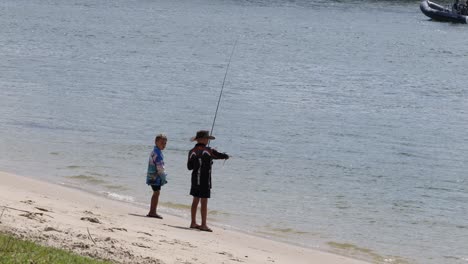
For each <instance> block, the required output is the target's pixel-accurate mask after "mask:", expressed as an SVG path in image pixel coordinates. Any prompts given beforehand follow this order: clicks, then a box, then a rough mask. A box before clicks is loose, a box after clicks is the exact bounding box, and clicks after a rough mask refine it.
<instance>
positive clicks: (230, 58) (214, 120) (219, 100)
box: [210, 38, 239, 136]
mask: <svg viewBox="0 0 468 264" xmlns="http://www.w3.org/2000/svg"><path fill="white" fill-rule="evenodd" d="M238 40H239V38H237V39H236V42H235V43H234V46H233V47H232V52H231V56H230V57H229V62H228V64H227V67H226V73H224V79H223V85H222V86H221V92H220V93H219V98H218V105H217V106H216V112H215V116H214V119H213V125H212V126H211V131H210V136H211V135H213V129H214V125H215V122H216V116H217V115H218V109H219V103H220V102H221V96H222V95H223V90H224V83H225V82H226V76H227V74H228V71H229V65H231V60H232V55H234V50H235V49H236V45H237V41H238Z"/></svg>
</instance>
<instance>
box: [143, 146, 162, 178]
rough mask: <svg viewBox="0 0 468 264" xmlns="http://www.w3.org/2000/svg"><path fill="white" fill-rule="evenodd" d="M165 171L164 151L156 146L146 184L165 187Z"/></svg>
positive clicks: (151, 157)
mask: <svg viewBox="0 0 468 264" xmlns="http://www.w3.org/2000/svg"><path fill="white" fill-rule="evenodd" d="M166 176H167V174H166V172H165V169H164V155H163V153H162V151H161V150H160V149H159V148H158V147H157V146H154V149H153V151H151V154H150V157H149V161H148V173H147V174H146V184H148V185H157V186H163V185H164V184H166V183H167V180H166Z"/></svg>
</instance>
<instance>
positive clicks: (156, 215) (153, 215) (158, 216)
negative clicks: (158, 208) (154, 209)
mask: <svg viewBox="0 0 468 264" xmlns="http://www.w3.org/2000/svg"><path fill="white" fill-rule="evenodd" d="M146 216H147V217H153V218H158V219H163V218H162V216H160V215H158V214H147V215H146Z"/></svg>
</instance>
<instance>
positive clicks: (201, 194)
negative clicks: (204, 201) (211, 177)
mask: <svg viewBox="0 0 468 264" xmlns="http://www.w3.org/2000/svg"><path fill="white" fill-rule="evenodd" d="M190 195H192V196H193V197H198V198H210V195H211V190H210V189H201V188H198V187H192V188H191V189H190Z"/></svg>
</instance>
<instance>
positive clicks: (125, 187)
mask: <svg viewBox="0 0 468 264" xmlns="http://www.w3.org/2000/svg"><path fill="white" fill-rule="evenodd" d="M104 187H106V188H107V189H110V190H119V191H126V190H129V188H128V187H127V186H123V185H112V184H109V185H104Z"/></svg>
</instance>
